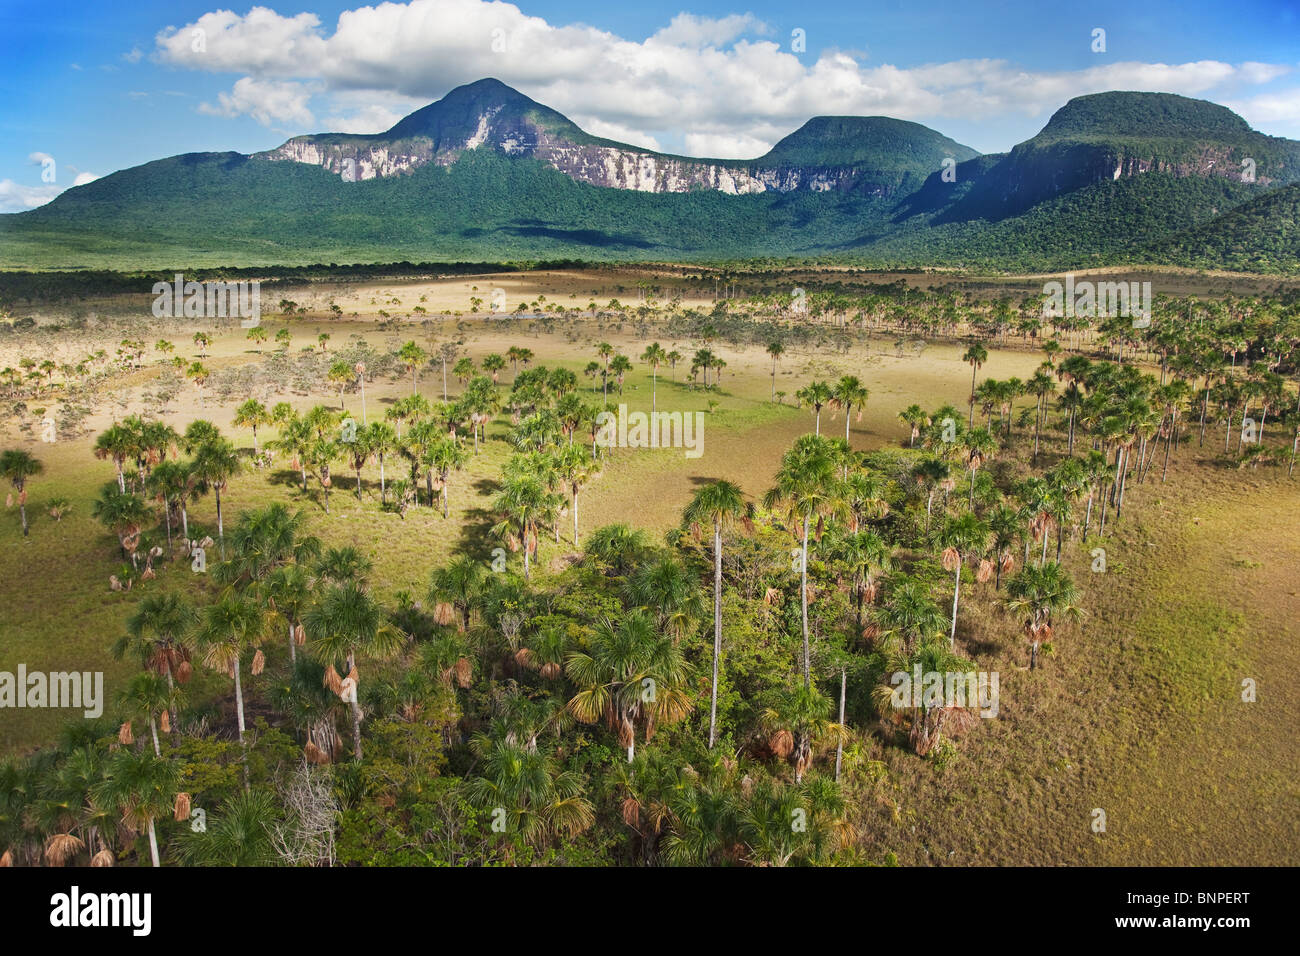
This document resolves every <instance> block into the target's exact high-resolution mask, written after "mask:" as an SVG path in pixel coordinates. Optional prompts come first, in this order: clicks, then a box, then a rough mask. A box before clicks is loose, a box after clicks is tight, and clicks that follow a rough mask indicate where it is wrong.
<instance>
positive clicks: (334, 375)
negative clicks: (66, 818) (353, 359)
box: [326, 359, 357, 411]
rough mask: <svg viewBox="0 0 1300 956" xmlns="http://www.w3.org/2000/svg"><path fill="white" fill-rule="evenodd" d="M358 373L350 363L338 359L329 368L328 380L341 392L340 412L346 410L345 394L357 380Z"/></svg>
mask: <svg viewBox="0 0 1300 956" xmlns="http://www.w3.org/2000/svg"><path fill="white" fill-rule="evenodd" d="M356 377H357V373H356V371H355V370H354V369H353V368H352V365H351V364H350V363H348V362H345V361H343V360H342V359H338V360H336V361H335V362H334V364H332V365H331V366H330V368H329V371H328V372H327V373H326V378H328V379H329V380H330V381H331V382H333V383H334V384H335V385H337V386H338V390H339V410H340V411H342V410H344V405H343V392H344V390H346V389H347V387H348V386H349V385H351V384H352V382H353V381H354V380H355V379H356Z"/></svg>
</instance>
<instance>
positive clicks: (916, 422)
mask: <svg viewBox="0 0 1300 956" xmlns="http://www.w3.org/2000/svg"><path fill="white" fill-rule="evenodd" d="M898 419H899V421H901V422H902V423H903V424H904V425H906V426H908V427H909V428H910V429H911V432H912V435H911V437H910V438H909V439H908V440H907V447H908V448H914V447H915V446H916V437H917V436H918V435H920V434H921V429H922V428H924V427H925V426H926V425H929V424H930V416H929V415H927V414H926V413H925V410H924V409H922V408H921V406H920V405H908V406H907V407H906V408H905V409H903V410H902V411H901V412H899V413H898Z"/></svg>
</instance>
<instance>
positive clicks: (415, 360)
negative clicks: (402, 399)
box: [397, 341, 429, 395]
mask: <svg viewBox="0 0 1300 956" xmlns="http://www.w3.org/2000/svg"><path fill="white" fill-rule="evenodd" d="M397 357H398V358H399V359H401V360H402V364H403V365H405V366H406V367H407V368H408V369H410V371H411V394H412V395H416V394H418V392H419V385H418V382H417V374H418V372H419V368H420V366H421V365H423V364H424V363H425V362H426V361H427V360H428V358H429V353H428V352H426V351H425V350H424V349H422V348H420V346H418V345H416V344H415V342H413V341H412V342H407V343H406V344H405V345H403V346H402V347H401V348H400V349H398V352H397Z"/></svg>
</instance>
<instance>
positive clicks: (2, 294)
mask: <svg viewBox="0 0 1300 956" xmlns="http://www.w3.org/2000/svg"><path fill="white" fill-rule="evenodd" d="M591 267H592V264H591V263H588V262H585V261H584V260H581V259H554V260H535V261H523V262H390V263H381V264H375V263H356V264H343V265H340V264H339V263H336V262H331V263H329V264H328V265H326V264H324V263H320V264H317V265H310V266H249V267H233V266H230V267H222V268H209V269H151V270H146V271H142V272H118V271H114V270H106V269H76V270H65V271H58V272H0V306H3V305H6V304H7V305H12V304H14V303H16V302H19V301H23V302H29V303H30V302H37V301H42V302H64V301H68V300H70V299H81V298H85V297H87V296H91V295H96V296H99V295H117V294H129V293H148V292H150V291H151V290H152V289H153V286H154V283H156V282H168V283H170V282H172V281H173V280H174V279H175V278H176V273H178V272H179V273H182V274H183V275H184V276H185V279H186V281H195V282H208V281H212V282H217V281H229V280H240V279H249V280H252V279H258V280H261V281H262V282H264V283H266V284H268V285H272V286H274V285H276V284H280V285H292V284H294V283H298V282H308V281H350V280H371V279H390V278H399V277H400V278H426V277H427V278H431V279H436V278H441V277H445V276H450V275H484V274H490V273H494V272H530V271H531V272H536V271H542V270H555V269H584V268H591Z"/></svg>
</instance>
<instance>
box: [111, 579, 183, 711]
mask: <svg viewBox="0 0 1300 956" xmlns="http://www.w3.org/2000/svg"><path fill="white" fill-rule="evenodd" d="M197 620H198V617H197V615H196V614H195V612H194V608H193V606H192V605H191V604H190V603H189V602H188V601H187V600H185V598H184V597H182V596H181V595H179V594H176V593H174V592H173V593H169V594H151V595H149V596H148V597H146V598H145V599H144V600H142V601H141V602H140V603H139V605H137V606H136V609H135V613H134V614H132V615H131V616H130V617H128V618H127V619H126V634H124V635H123V636H121V637H119V638H118V639H117V640H116V641H115V642H114V643H113V647H112V654H113V657H114V659H115V660H122V659H123V658H124V657H128V656H130V657H136V658H138V659H139V661H140V665H141V666H142V667H143V668H144V669H145V670H147V671H151V672H152V673H154V674H158V675H160V676H162V677H164V678H166V681H167V688H168V690H169V691H171V690H172V689H174V687H175V685H176V682H177V681H179V682H180V683H182V684H185V683H188V682H189V679H190V643H191V637H192V635H193V633H194V627H195V624H196V623H197ZM170 711H171V714H170V720H169V723H170V724H171V728H172V734H173V736H174V735H176V734H178V733H179V732H180V728H179V724H178V722H177V719H176V718H177V714H176V707H175V704H174V703H173V705H172V706H171V708H170Z"/></svg>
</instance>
